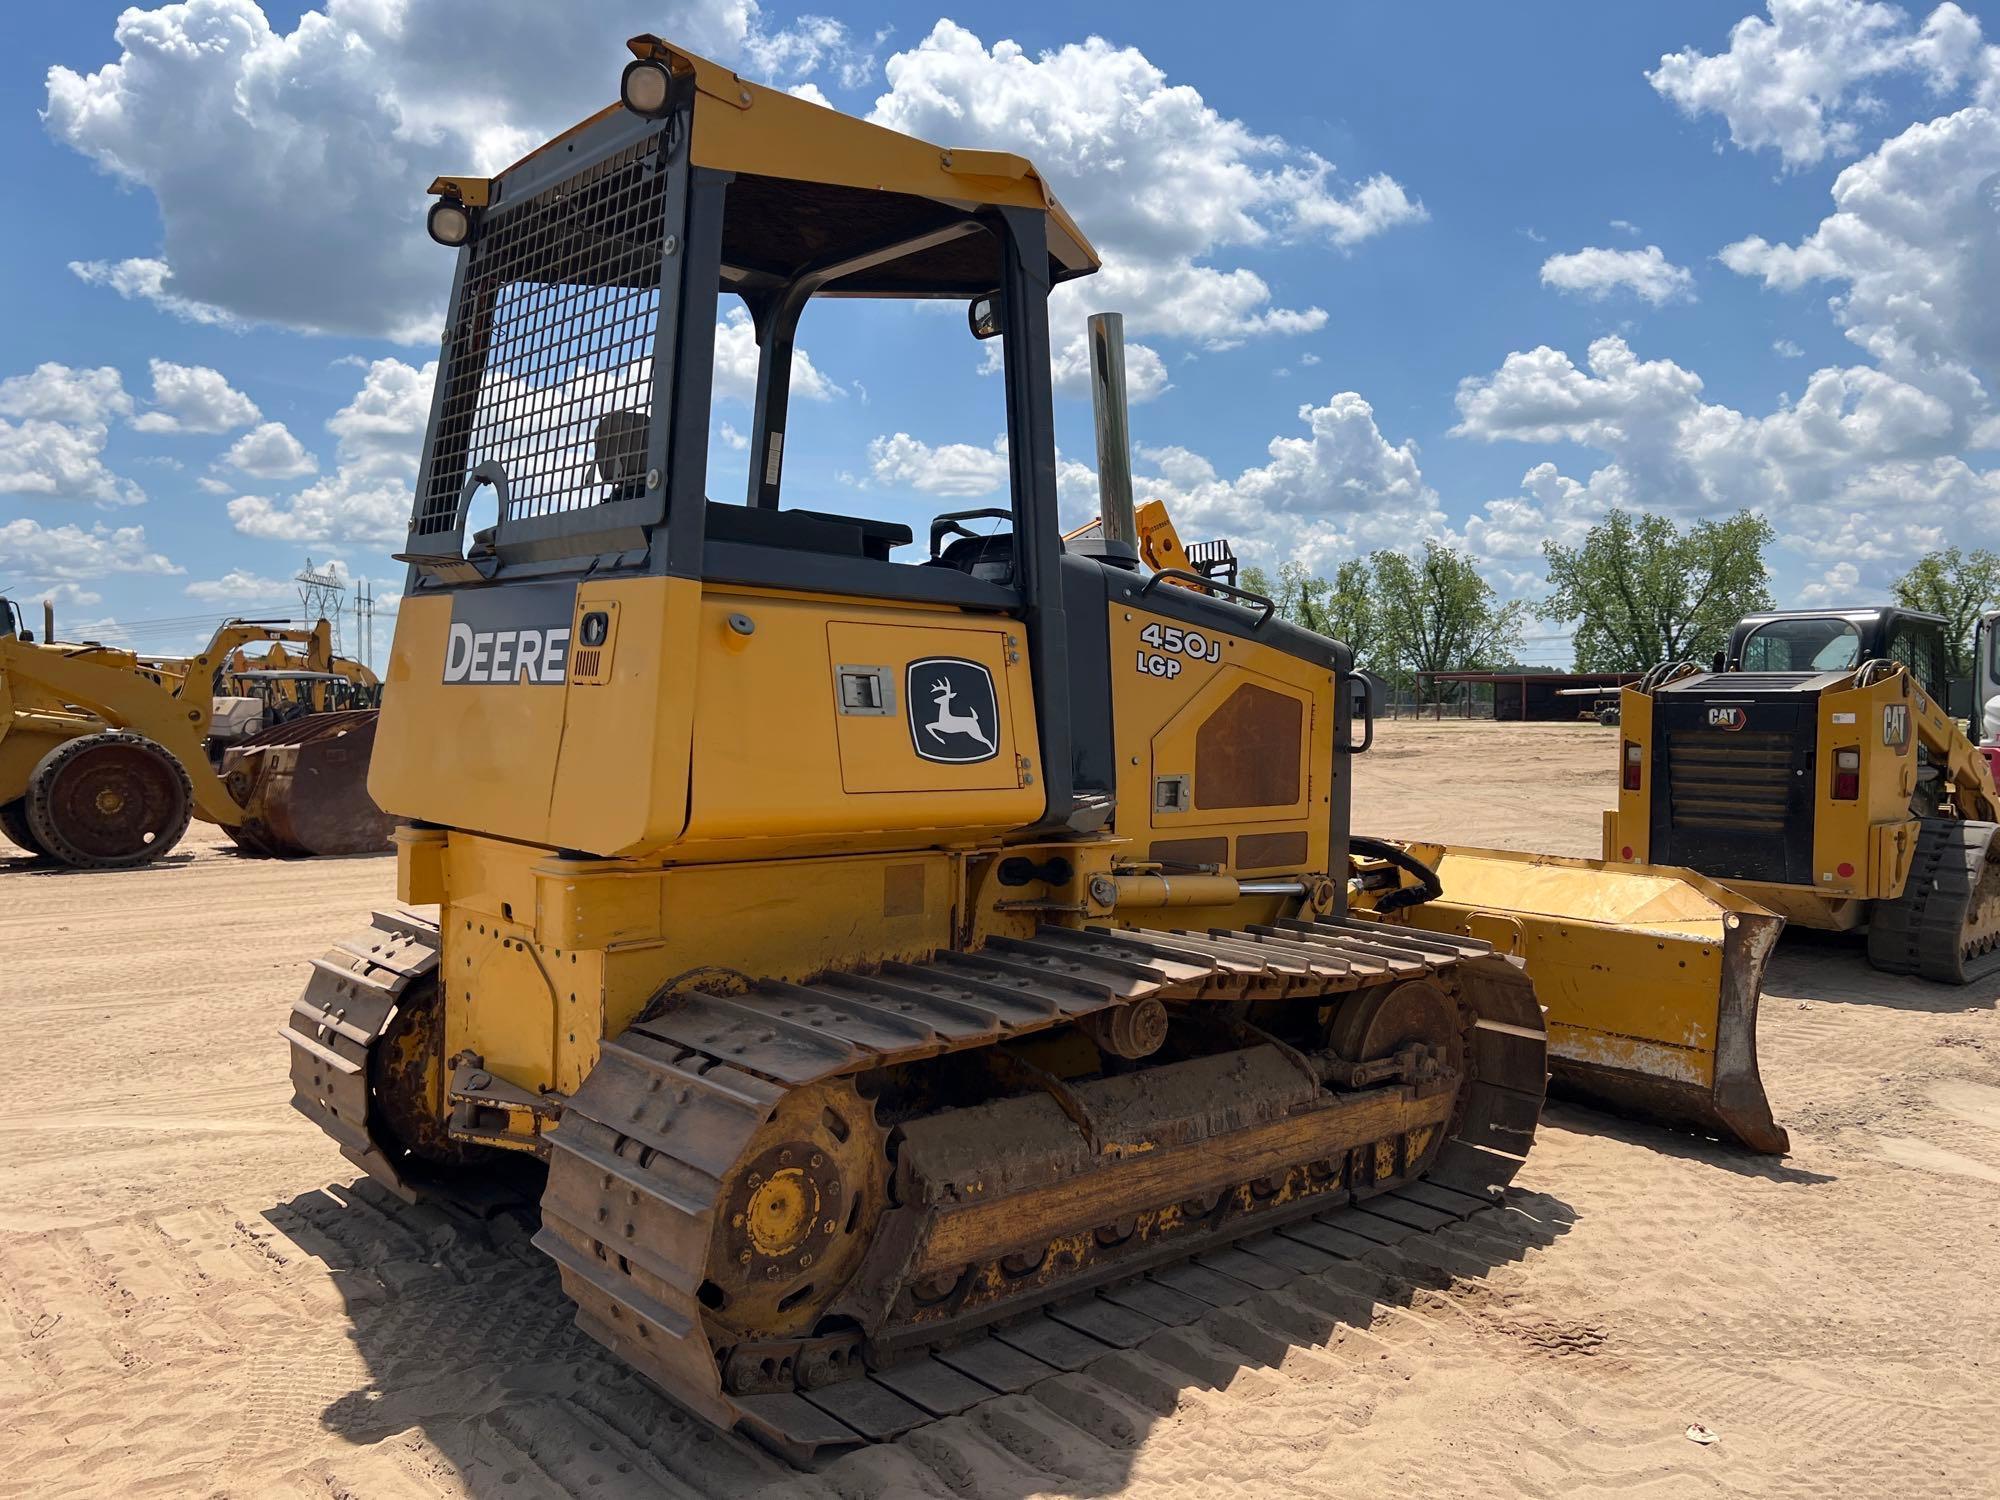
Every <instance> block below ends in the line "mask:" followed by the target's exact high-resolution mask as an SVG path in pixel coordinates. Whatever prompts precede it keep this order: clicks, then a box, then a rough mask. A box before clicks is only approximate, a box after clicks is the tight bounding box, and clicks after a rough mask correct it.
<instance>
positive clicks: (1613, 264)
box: [1542, 245, 1694, 307]
mask: <svg viewBox="0 0 2000 1500" xmlns="http://www.w3.org/2000/svg"><path fill="white" fill-rule="evenodd" d="M1542 285H1543V286H1552V287H1555V288H1556V289H1557V290H1559V291H1564V292H1580V293H1582V294H1583V295H1584V296H1586V297H1589V298H1590V299H1591V300H1592V301H1594V302H1602V301H1603V300H1604V299H1605V298H1606V297H1608V296H1610V295H1611V294H1612V292H1614V291H1617V290H1619V289H1620V288H1623V289H1624V290H1626V291H1629V292H1632V293H1634V294H1635V295H1637V296H1640V297H1643V298H1644V299H1645V300H1646V301H1648V302H1650V303H1652V304H1653V306H1655V307H1659V306H1661V305H1662V304H1663V303H1667V302H1672V301H1674V300H1675V299H1676V298H1680V299H1685V300H1686V301H1689V302H1692V301H1693V300H1694V277H1693V275H1691V274H1690V273H1689V271H1688V269H1687V268H1686V267H1685V266H1677V265H1675V264H1674V263H1673V262H1672V261H1670V260H1668V259H1667V257H1666V256H1665V254H1663V253H1662V252H1661V250H1660V247H1659V246H1658V245H1648V246H1647V247H1646V248H1645V249H1643V250H1606V249H1603V248H1601V247H1599V246H1596V245H1591V246H1587V247H1585V248H1584V249H1582V250H1575V251H1572V252H1570V253H1569V254H1567V255H1551V256H1550V257H1549V258H1548V259H1547V260H1545V261H1543V262H1542Z"/></svg>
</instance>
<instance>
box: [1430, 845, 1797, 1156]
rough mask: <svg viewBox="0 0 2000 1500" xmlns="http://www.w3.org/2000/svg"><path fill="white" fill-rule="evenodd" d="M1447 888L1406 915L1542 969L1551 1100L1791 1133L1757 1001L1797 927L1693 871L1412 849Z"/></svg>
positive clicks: (1740, 1131) (1776, 1150) (1775, 1137)
mask: <svg viewBox="0 0 2000 1500" xmlns="http://www.w3.org/2000/svg"><path fill="white" fill-rule="evenodd" d="M1408 848H1409V852H1410V853H1411V854H1413V855H1415V856H1416V857H1417V858H1418V859H1420V860H1422V861H1423V862H1424V863H1425V864H1427V865H1431V866H1432V867H1433V868H1435V869H1436V870H1437V872H1438V876H1439V879H1440V881H1441V882H1442V884H1443V886H1444V895H1443V896H1442V897H1441V898H1440V899H1438V900H1435V901H1431V902H1427V903H1425V904H1423V905H1421V906H1416V907H1411V908H1408V909H1406V910H1405V911H1404V912H1401V913H1398V914H1397V915H1396V917H1395V920H1405V921H1408V922H1410V923H1412V924H1413V925H1415V926H1418V927H1423V928H1428V929H1430V930H1432V931H1435V932H1454V933H1463V934H1466V935H1469V936H1473V937H1479V938H1484V939H1486V940H1487V941H1488V942H1491V943H1493V944H1494V945H1495V946H1496V947H1497V948H1498V949H1499V950H1500V951H1502V952H1508V953H1515V954H1518V955H1520V956H1521V957H1523V958H1525V959H1526V960H1527V965H1528V977H1529V978H1530V979H1532V980H1533V981H1534V984H1535V994H1536V995H1537V997H1538V998H1539V999H1540V1000H1541V1002H1542V1004H1543V1005H1544V1006H1546V1007H1547V1009H1548V1027H1549V1069H1550V1081H1549V1082H1550V1091H1551V1092H1552V1093H1558V1094H1566V1095H1568V1096H1570V1097H1573V1098H1577V1099H1581V1100H1583V1101H1585V1102H1588V1103H1592V1104H1596V1105H1599V1106H1601V1107H1603V1108H1605V1109H1608V1110H1610V1111H1612V1112H1613V1113H1614V1114H1620V1115H1628V1116H1632V1117H1634V1118H1638V1119H1646V1120H1655V1121H1658V1122H1660V1123H1662V1124H1667V1125H1674V1126H1681V1127H1686V1128H1690V1129H1693V1130H1695V1131H1698V1132H1700V1133H1702V1134H1707V1135H1715V1136H1721V1137H1727V1138H1733V1139H1735V1140H1737V1141H1740V1142H1742V1143H1743V1144H1744V1145H1745V1146H1748V1147H1749V1148H1750V1149H1751V1150H1752V1151H1761V1152H1767V1153H1770V1154H1773V1155H1779V1154H1782V1153H1784V1152H1785V1151H1786V1150H1788V1149H1789V1148H1790V1145H1791V1141H1790V1138H1789V1137H1788V1136H1787V1135H1786V1134H1785V1131H1784V1129H1783V1127H1782V1126H1780V1125H1778V1124H1777V1123H1776V1122H1775V1121H1774V1120H1773V1119H1772V1118H1771V1106H1770V1102H1769V1101H1768V1100H1767V1099H1766V1098H1765V1097H1764V1081H1763V1079H1762V1078H1761V1077H1760V1076H1759V1075H1758V1072H1757V996H1758V992H1759V988H1760V986H1761V984H1762V981H1763V975H1764V965H1765V963H1766V962H1767V961H1768V960H1769V958H1770V956H1771V950H1772V948H1773V947H1774V946H1775V945H1776V943H1777V941H1778V933H1779V930H1780V929H1781V928H1783V926H1784V919H1783V918H1782V917H1776V916H1773V915H1772V914H1771V913H1769V912H1767V911H1765V910H1764V909H1763V908H1762V907H1760V906H1758V905H1757V904H1756V903H1755V902H1753V901H1750V900H1748V899H1747V898H1745V897H1743V896H1739V895H1736V894H1735V893H1733V892H1731V891H1729V890H1728V889H1726V888H1725V887H1723V886H1721V885H1719V884H1717V883H1716V882H1715V881H1712V880H1709V879H1706V878H1705V877H1703V876H1700V875H1697V874H1695V873H1694V872H1692V871H1690V870H1682V869H1670V868H1668V867H1665V866H1658V865H1627V864H1607V863H1604V862H1601V861H1598V860H1591V859H1564V858H1560V857H1558V856H1555V855H1548V854H1522V853H1515V852H1511V851H1507V850H1501V849H1468V848H1463V847H1457V846H1449V845H1441V844H1411V845H1409V846H1408Z"/></svg>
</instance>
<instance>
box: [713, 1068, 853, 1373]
mask: <svg viewBox="0 0 2000 1500" xmlns="http://www.w3.org/2000/svg"><path fill="white" fill-rule="evenodd" d="M888 1197H889V1155H888V1136H887V1133H886V1132H885V1131H884V1130H883V1129H882V1127H881V1126H880V1125H878V1124H877V1123H876V1120H875V1109H874V1106H873V1105H872V1104H871V1103H870V1102H869V1101H868V1100H866V1099H864V1098H863V1097H862V1096H861V1095H860V1094H859V1093H858V1092H857V1091H856V1090H855V1087H854V1085H853V1083H852V1082H850V1081H849V1080H847V1079H844V1078H843V1079H835V1080H832V1081H829V1082H826V1083H822V1084H818V1085H815V1086H812V1087H809V1088H803V1089H799V1090H796V1091H795V1092H793V1093H790V1094H787V1095H786V1096H785V1097H784V1099H783V1100H781V1101H780V1102H779V1105H778V1108H777V1111H776V1113H774V1114H773V1115H772V1116H771V1118H770V1119H769V1120H768V1121H766V1122H765V1124H764V1126H763V1128H762V1129H761V1130H759V1131H758V1133H757V1135H756V1137H755V1138H754V1139H753V1140H752V1141H751V1142H750V1144H749V1146H748V1148H747V1149H746V1150H745V1151H744V1152H743V1154H742V1155H741V1156H740V1157H738V1158H737V1165H736V1167H735V1168H734V1170H733V1173H732V1175H731V1179H730V1181H729V1182H728V1184H727V1185H726V1190H725V1192H724V1193H723V1196H722V1201H721V1205H720V1210H719V1212H718V1213H717V1214H716V1219H715V1229H714V1235H713V1238H712V1240H711V1242H710V1246H709V1264H708V1280H707V1283H706V1285H704V1286H703V1288H702V1300H703V1302H704V1303H705V1304H707V1305H708V1306H709V1308H710V1309H711V1311H712V1312H713V1314H714V1316H715V1318H716V1319H717V1321H719V1322H721V1323H723V1324H725V1325H727V1326H728V1327H730V1328H732V1329H735V1330H736V1331H738V1332H740V1333H742V1334H744V1335H746V1336H748V1337H752V1338H758V1339H770V1338H794V1337H800V1336H803V1335H805V1334H809V1333H811V1332H813V1330H814V1327H815V1325H816V1324H817V1323H818V1321H819V1319H820V1317H821V1316H822V1315H823V1314H824V1313H825V1312H826V1310H827V1309H828V1307H829V1306H830V1305H831V1304H832V1302H833V1300H834V1298H835V1297H836V1296H838V1295H839V1294H840V1292H841V1291H842V1289H843V1288H844V1287H845V1286H846V1285H847V1283H848V1281H849V1280H850V1279H851V1278H852V1277H853V1275H854V1272H855V1271H856V1269H857V1268H858V1267H859V1266H860V1264H861V1259H862V1256H863V1255H864V1254H865V1253H866V1251H867V1249H868V1245H869V1241H870V1240H871V1239H872V1237H873V1235H874V1230H875V1222H876V1220H877V1219H878V1218H879V1217H880V1216H881V1213H882V1210H883V1208H884V1207H885V1206H886V1204H887V1203H888Z"/></svg>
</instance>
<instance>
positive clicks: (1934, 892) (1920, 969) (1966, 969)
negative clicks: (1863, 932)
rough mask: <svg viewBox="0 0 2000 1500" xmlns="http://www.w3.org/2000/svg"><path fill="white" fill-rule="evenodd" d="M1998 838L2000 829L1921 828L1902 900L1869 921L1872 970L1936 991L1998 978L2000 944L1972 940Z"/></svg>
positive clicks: (1943, 822) (1956, 821) (1963, 824)
mask: <svg viewBox="0 0 2000 1500" xmlns="http://www.w3.org/2000/svg"><path fill="white" fill-rule="evenodd" d="M1996 834H2000V824H1995V823H1977V822H1972V821H1970V820H1967V819H1962V818H1925V819H1924V820H1923V821H1922V822H1921V824H1920V825H1919V828H1918V833H1917V852H1916V857H1915V858H1914V859H1913V860H1912V861H1911V864H1910V876H1909V879H1908V881H1907V882H1905V884H1904V886H1903V894H1902V895H1901V896H1899V897H1898V898H1897V899H1896V900H1894V901H1878V902H1876V903H1875V908H1874V910H1873V912H1871V913H1870V915H1869V921H1868V962H1869V963H1871V964H1873V965H1874V966H1875V967H1876V968H1878V969H1880V970H1881V971H1882V972H1883V973H1885V974H1913V975H1915V976H1917V977H1918V978H1920V979H1928V980H1931V981H1933V982H1934V983H1937V984H1970V983H1972V982H1973V981H1974V980H1976V979H1980V978H1983V977H1985V976H1986V975H1988V974H1992V973H1994V972H1996V971H2000V941H1995V940H1994V938H1993V937H1990V936H1989V937H1988V938H1986V939H1984V940H1983V943H1982V942H1981V941H1976V940H1974V939H1972V938H1971V937H1969V935H1968V933H1967V926H1968V924H1969V922H1970V921H1971V920H1972V918H1973V916H1974V915H1975V913H1974V903H1975V902H1976V900H1977V899H1978V896H1979V890H1980V882H1981V880H1982V878H1983V877H1984V875H1985V873H1986V866H1987V865H1988V863H1989V862H1990V860H1991V859H1992V858H1993V856H1994V853H1995V851H1994V848H1993V843H1994V838H1995V835H1996ZM1982 949H1983V951H1982Z"/></svg>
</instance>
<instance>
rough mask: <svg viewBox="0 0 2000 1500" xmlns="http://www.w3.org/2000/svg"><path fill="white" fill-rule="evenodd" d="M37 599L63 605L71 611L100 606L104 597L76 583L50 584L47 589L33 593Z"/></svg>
mask: <svg viewBox="0 0 2000 1500" xmlns="http://www.w3.org/2000/svg"><path fill="white" fill-rule="evenodd" d="M34 596H35V597H36V598H37V599H46V600H47V601H48V602H49V603H51V604H60V605H65V606H67V607H69V608H71V609H84V608H87V607H88V606H90V605H93V604H102V603H103V602H104V596H103V595H102V594H100V593H98V592H97V591H96V590H94V589H87V588H85V587H83V585H81V584H77V583H52V584H50V585H49V586H48V587H47V588H40V589H36V590H35V591H34Z"/></svg>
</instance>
